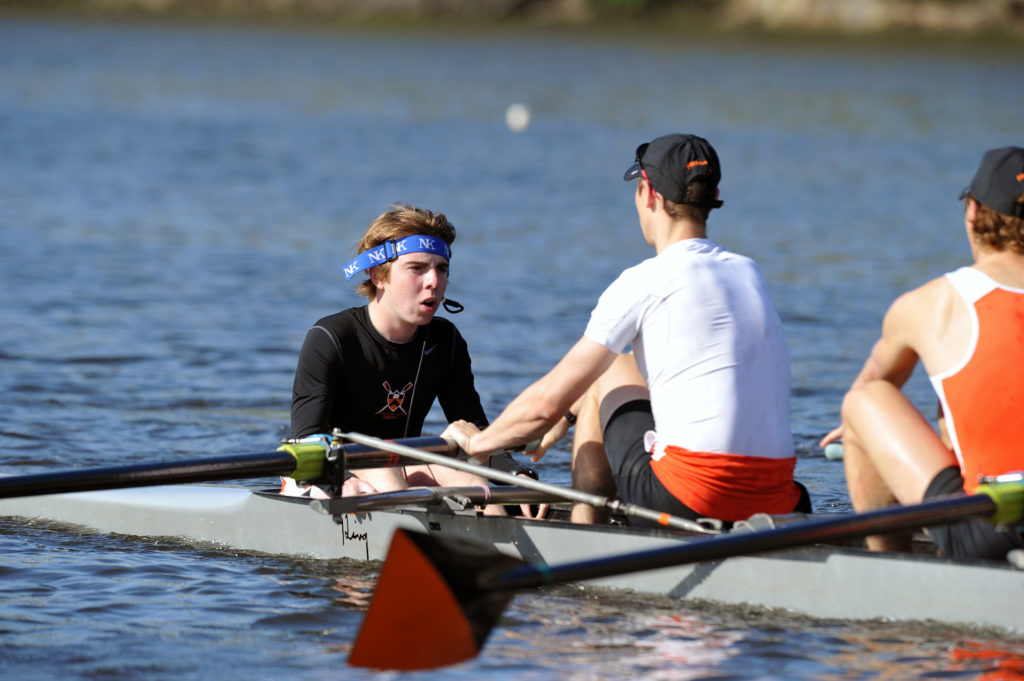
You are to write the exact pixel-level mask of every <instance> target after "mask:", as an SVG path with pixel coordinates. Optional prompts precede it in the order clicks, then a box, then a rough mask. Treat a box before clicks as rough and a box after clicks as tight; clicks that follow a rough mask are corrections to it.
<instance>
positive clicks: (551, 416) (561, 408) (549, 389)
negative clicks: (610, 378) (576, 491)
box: [442, 337, 615, 460]
mask: <svg viewBox="0 0 1024 681" xmlns="http://www.w3.org/2000/svg"><path fill="white" fill-rule="evenodd" d="M614 359H615V353H614V352H612V351H611V350H609V349H608V348H606V347H604V346H603V345H601V344H600V343H597V342H596V341H592V340H590V339H589V338H586V337H583V338H581V339H580V340H579V341H577V342H576V344H575V345H574V346H573V347H572V349H570V350H569V352H567V353H566V355H565V357H563V358H562V359H561V361H559V362H558V364H556V365H555V367H554V368H553V369H552V370H551V371H549V372H548V373H547V374H546V375H544V377H543V378H541V379H539V380H538V381H537V382H535V383H534V384H532V385H531V386H529V387H528V388H526V390H524V391H523V392H522V393H520V394H519V396H518V397H516V398H515V399H514V400H512V402H511V403H510V404H509V405H508V406H507V407H505V410H504V411H503V412H502V413H501V415H500V416H498V418H497V419H495V420H494V423H492V424H491V425H490V426H488V427H487V428H485V429H484V430H482V431H478V430H477V429H476V428H472V427H470V424H465V423H463V422H456V423H453V424H451V425H450V426H449V427H448V429H447V430H446V431H445V432H444V433H443V434H442V437H446V438H448V439H454V440H455V441H456V442H457V443H458V444H459V446H460V447H461V448H462V449H463V451H465V452H466V453H467V454H469V455H470V456H474V457H476V458H479V459H485V458H487V456H488V455H489V454H490V453H491V452H494V451H498V450H502V449H506V448H509V447H515V446H517V445H521V444H523V443H524V442H530V441H531V440H536V439H537V438H540V437H542V436H544V435H545V434H546V433H548V431H549V430H551V428H552V426H554V425H555V424H556V423H557V422H558V421H559V420H560V419H562V417H564V416H565V414H566V412H568V411H569V409H570V407H572V405H573V404H574V403H575V402H576V401H577V400H578V399H579V398H580V396H581V395H582V394H583V393H584V392H585V391H586V390H587V388H588V387H590V384H591V383H593V382H594V381H595V380H596V379H597V377H598V376H600V375H601V374H602V373H604V371H605V369H607V368H608V367H609V366H611V363H612V361H613V360H614ZM537 458H539V457H537ZM534 460H536V458H535V459H534Z"/></svg>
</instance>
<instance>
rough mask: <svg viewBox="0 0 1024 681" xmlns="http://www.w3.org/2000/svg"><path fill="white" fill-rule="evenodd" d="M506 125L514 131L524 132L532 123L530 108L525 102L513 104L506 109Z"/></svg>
mask: <svg viewBox="0 0 1024 681" xmlns="http://www.w3.org/2000/svg"><path fill="white" fill-rule="evenodd" d="M505 125H507V126H508V129H509V130H511V131H512V132H522V131H523V130H526V128H527V127H528V126H529V125H530V109H529V107H528V106H526V105H525V104H512V105H511V106H509V107H508V109H506V110H505Z"/></svg>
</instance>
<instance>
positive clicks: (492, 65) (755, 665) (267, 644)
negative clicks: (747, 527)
mask: <svg viewBox="0 0 1024 681" xmlns="http://www.w3.org/2000/svg"><path fill="white" fill-rule="evenodd" d="M0 64H2V65H3V66H2V68H0V159H2V162H0V313H2V320H0V395H3V401H2V406H3V408H2V409H0V464H2V469H3V470H4V471H5V472H7V473H18V472H22V473H27V472H34V471H38V470H56V469H63V468H69V467H79V466H97V465H110V464H116V463H120V462H141V461H159V460H171V459H176V458H177V459H181V458H193V457H197V456H203V455H206V454H210V455H214V454H221V453H231V452H239V453H246V452H255V451H265V450H266V449H268V448H271V447H273V446H275V445H276V443H277V441H278V440H279V439H280V438H281V437H282V436H284V435H285V434H286V431H287V423H288V403H289V399H290V390H291V377H292V372H293V371H294V367H295V361H296V357H297V353H298V348H299V346H300V344H301V342H302V338H303V335H304V333H305V330H306V328H307V327H308V326H309V324H310V323H311V322H313V321H314V320H315V319H317V318H318V317H320V316H322V315H324V314H327V313H330V312H333V311H335V310H337V309H341V308H342V307H347V306H349V305H352V304H357V303H358V302H359V301H358V299H357V298H356V297H355V295H354V293H353V292H352V290H351V287H350V286H348V285H347V284H346V283H345V281H344V278H343V276H342V275H341V271H340V265H341V264H342V263H343V261H345V260H346V259H347V258H348V257H350V250H351V247H352V245H353V243H354V241H355V239H356V238H357V237H358V236H359V234H360V232H361V230H362V229H363V228H364V227H365V225H366V224H367V223H368V222H369V221H370V220H371V219H372V218H373V217H374V216H375V215H377V214H378V213H379V212H381V211H382V210H383V209H384V208H385V207H386V206H387V205H388V204H390V203H392V202H395V201H404V202H410V203H414V204H417V205H423V206H426V207H430V208H433V209H437V210H443V211H445V212H446V213H447V214H448V215H449V217H450V218H451V219H452V221H453V222H454V223H455V224H456V226H457V227H458V229H459V237H458V240H457V242H456V245H455V256H454V259H453V263H452V280H451V285H450V288H449V295H450V297H452V298H455V299H457V300H459V301H461V302H462V303H463V304H464V305H465V306H466V311H465V312H464V313H462V314H460V315H459V316H458V317H457V318H455V321H456V322H457V323H458V324H459V327H460V329H461V330H462V332H463V334H464V335H465V336H466V338H467V340H468V342H469V344H470V348H471V351H472V353H473V358H474V370H475V373H476V375H477V381H478V387H479V389H480V392H481V394H482V395H483V397H484V400H485V406H486V407H487V409H488V413H489V414H490V415H491V416H492V417H493V416H495V415H497V413H498V412H499V411H500V409H501V408H502V406H503V405H504V404H506V403H507V402H508V401H509V400H510V399H511V398H512V397H513V396H515V394H517V392H518V391H519V390H520V389H522V388H523V387H524V386H525V385H526V384H527V383H529V381H531V380H533V379H535V378H536V377H538V376H539V375H541V374H542V373H543V372H544V371H545V370H546V369H547V368H549V367H550V366H551V365H552V364H553V363H554V362H555V361H556V360H557V359H558V358H559V357H560V356H561V354H562V353H563V352H564V351H565V350H566V349H567V348H568V347H569V346H570V345H571V344H572V342H573V341H574V340H575V339H576V338H577V337H578V336H579V334H580V333H581V331H582V329H583V326H584V324H585V323H586V319H587V315H588V313H589V310H590V308H591V307H592V306H593V304H594V302H595V300H596V296H597V295H598V294H599V293H600V291H601V290H602V289H603V288H604V286H606V285H607V283H608V282H609V281H611V279H612V278H614V276H615V275H616V274H617V273H618V272H619V271H620V270H621V269H622V268H624V267H626V266H628V265H630V264H632V263H634V262H636V261H637V260H639V259H641V258H643V257H645V256H647V255H648V254H649V250H648V247H647V246H646V245H645V244H644V243H643V241H642V239H641V237H640V235H639V230H638V229H637V226H636V216H635V212H634V210H633V202H632V187H631V186H630V185H628V184H625V183H623V182H622V181H621V175H622V172H623V170H625V168H626V167H627V166H628V165H629V163H630V162H631V161H632V158H633V151H634V149H635V147H636V145H637V144H639V143H640V142H643V141H646V140H648V139H650V138H651V137H654V136H656V135H659V134H662V133H665V132H670V131H690V132H697V133H700V134H703V135H704V136H706V137H708V138H709V139H711V140H712V142H713V143H714V144H715V145H716V147H717V148H718V150H719V154H720V156H721V157H722V162H723V166H724V169H725V172H724V175H725V179H724V181H723V184H722V198H723V199H724V200H725V208H723V209H722V210H721V211H718V212H716V214H715V215H714V216H713V218H712V222H711V225H710V227H711V234H712V237H713V238H715V239H717V240H719V241H720V242H721V243H723V244H724V245H726V246H728V247H730V248H732V249H735V250H737V251H740V252H742V253H746V254H748V255H751V256H753V257H755V258H757V259H758V261H759V262H760V263H761V265H762V269H763V271H764V273H765V276H766V277H767V279H768V281H769V284H770V286H771V288H772V291H773V295H774V297H775V300H776V304H777V307H778V309H779V311H780V314H781V315H782V318H783V321H784V323H785V326H786V330H787V334H788V338H789V342H790V347H791V353H792V363H793V388H794V391H793V401H792V412H793V429H794V434H795V437H796V443H797V454H798V456H799V462H798V466H797V472H798V476H799V477H800V479H801V480H802V481H804V482H805V483H806V484H807V486H808V487H809V489H810V491H811V493H812V495H813V498H814V505H815V508H816V510H818V511H823V512H826V511H833V510H840V511H841V510H848V509H849V502H848V498H847V496H846V493H845V486H844V483H843V479H842V470H841V465H840V464H838V463H836V462H832V461H828V460H826V459H824V458H823V457H822V455H821V452H820V450H818V449H817V448H816V446H815V443H816V441H817V439H818V438H819V437H820V436H821V435H822V434H823V433H824V432H826V431H827V430H829V429H830V428H831V427H832V426H833V425H834V424H835V422H836V419H837V410H838V405H839V401H840V399H841V396H842V393H843V390H844V388H845V387H846V386H847V385H848V384H849V382H850V380H851V379H852V378H853V376H854V375H855V374H856V372H857V370H858V368H859V366H860V363H861V362H862V360H863V357H864V356H865V353H866V352H867V350H868V348H869V347H870V344H871V342H872V341H873V339H874V337H875V334H876V333H877V329H878V324H879V321H880V319H881V315H882V313H883V311H884V309H885V307H886V305H887V304H888V302H889V301H890V300H891V299H892V298H893V297H894V296H896V295H897V294H898V293H900V292H902V291H904V290H906V289H908V288H910V287H912V286H914V285H915V284H916V283H918V282H920V281H923V280H924V279H927V278H929V277H932V276H936V275H938V274H940V273H942V272H944V271H946V270H948V269H951V268H954V267H956V266H958V265H960V264H964V263H965V262H967V261H968V258H969V254H968V252H967V247H966V242H965V240H964V237H963V229H962V219H961V208H960V206H959V204H958V203H957V201H956V198H957V195H958V193H959V191H960V190H961V188H962V187H963V186H964V185H965V184H966V182H967V180H968V179H969V177H970V175H971V174H972V173H973V170H974V168H975V167H976V164H977V160H978V158H979V157H980V154H981V152H982V151H984V150H985V149H987V148H990V147H994V146H1002V145H1006V144H1021V143H1022V142H1024V135H1022V132H1024V128H1022V126H1021V117H1020V112H1021V111H1024V88H1018V87H1013V86H1012V85H1011V84H1012V83H1016V82H1018V81H1019V74H1020V73H1021V67H1022V66H1024V53H1022V52H1021V51H1019V50H1017V51H1014V50H1011V49H1007V48H1003V49H1000V50H996V49H982V48H966V47H958V48H955V49H949V48H948V47H938V46H936V47H934V48H932V47H919V48H917V49H909V48H898V47H895V46H885V45H879V44H872V45H870V46H857V45H844V44H838V45H832V46H826V45H822V44H811V43H805V44H786V43H763V42H754V41H742V40H738V39H736V40H725V41H714V40H710V39H700V38H698V37H694V36H688V37H686V39H676V40H669V39H664V38H657V37H654V38H651V37H647V38H645V39H644V40H637V39H635V36H634V37H633V38H625V37H623V38H616V37H614V36H608V35H605V36H592V35H589V36H588V35H572V34H562V35H557V34H552V33H536V34H528V33H517V32H487V31H478V32H476V33H473V34H469V33H459V32H440V31H431V30H418V31H411V30H410V31H407V32H370V31H363V32H346V31H317V30H309V29H306V30H297V29H296V30H276V29H271V28H266V27H263V28H230V27H227V26H223V25H222V26H216V27H213V26H194V25H176V26H167V27H161V26H157V25H138V24H130V23H119V24H102V23H84V24H77V23H64V22H59V21H25V20H15V19H8V20H2V21H0ZM516 102H521V103H524V104H526V105H527V106H528V107H529V108H530V109H531V112H532V115H533V118H532V121H531V123H530V126H529V127H528V128H527V129H526V130H525V131H524V132H521V133H514V132H511V131H510V130H508V129H507V128H506V126H505V119H504V113H505V110H506V108H507V107H508V106H509V105H511V104H513V103H516ZM909 390H910V393H911V395H912V396H913V397H914V399H915V401H916V402H917V403H918V404H919V406H921V408H922V409H925V410H931V409H932V408H933V406H932V402H933V398H932V397H931V395H930V393H929V389H928V386H927V384H926V382H925V380H924V378H923V377H922V376H920V375H918V376H915V378H914V379H913V380H912V382H911V384H910V387H909ZM441 427H442V420H441V415H440V414H439V413H435V414H434V415H433V416H432V418H431V420H430V423H429V424H428V430H430V431H432V432H437V431H438V430H439V429H440V428H441ZM567 461H568V453H567V450H566V449H565V448H564V447H563V448H561V449H559V450H558V451H554V452H552V453H550V454H549V456H548V458H547V459H546V460H545V462H544V464H543V467H542V473H543V476H544V479H545V480H548V481H551V482H556V483H565V482H567V481H568V464H567ZM0 556H2V558H0V674H2V675H3V678H4V679H52V678H118V679H145V680H146V681H156V680H160V679H168V680H170V679H174V680H175V681H187V680H191V679H196V680H198V679H212V678H245V677H251V676H255V675H260V676H266V677H269V678H301V679H321V678H322V679H337V678H352V679H358V678H377V677H380V678H394V675H388V674H375V673H372V672H367V671H364V670H356V669H350V668H347V667H346V658H347V653H348V650H349V645H350V642H351V641H352V639H353V636H354V634H355V632H356V630H357V628H358V625H359V622H360V620H361V617H362V609H363V608H364V607H365V603H366V599H367V597H368V594H369V593H370V591H371V590H372V585H373V579H374V577H375V572H374V568H373V566H370V567H366V566H354V565H348V564H344V563H331V562H313V561H308V562H307V561H299V560H293V559H282V558H277V557H268V556H258V555H237V554H234V553H231V552H226V551H223V550H219V549H216V548H210V547H196V546H190V545H179V544H174V543H167V542H163V541H152V540H138V539H133V538H123V537H110V536H103V535H94V534H83V533H81V532H80V531H68V529H67V528H59V527H53V526H48V525H45V524H32V523H25V522H23V521H15V520H11V519H0ZM835 588H842V585H841V584H836V585H835ZM935 597H936V598H941V593H936V594H935ZM993 607H1001V605H1000V604H993ZM1022 655H1024V644H1022V643H1021V642H1020V641H1012V640H1000V639H999V638H997V637H996V638H994V637H991V636H986V635H985V634H984V632H972V631H955V632H949V631H945V630H941V629H939V630H936V629H931V628H928V627H925V626H906V625H899V626H895V625H891V624H886V623H871V624H851V623H848V622H847V623H829V622H817V621H809V620H806V619H800V618H793V617H787V616H785V615H783V614H779V613H760V612H751V611H746V610H736V609H718V608H701V607H697V606H690V605H688V604H687V605H684V604H680V603H678V602H674V601H664V600H659V599H638V598H637V597H635V596H630V595H623V594H617V595H616V594H597V593H595V592H592V591H587V592H579V591H578V590H575V589H572V588H566V589H562V590H558V591H554V592H547V593H537V594H527V595H523V596H520V597H517V598H516V599H515V600H514V601H513V604H512V607H511V608H510V609H509V611H508V613H507V618H506V620H505V621H504V622H503V625H502V626H501V627H499V628H498V629H497V630H496V631H495V632H494V634H493V635H492V637H491V639H490V641H489V643H488V645H487V647H486V648H485V649H484V651H483V653H482V655H481V656H480V657H479V658H478V659H476V660H474V661H472V662H468V663H465V664H463V665H459V666H457V667H455V668H451V669H445V670H439V671H434V672H425V673H422V674H420V675H417V678H426V679H461V678H466V679H470V678H472V679H474V680H478V679H480V678H485V679H495V680H497V679H502V680H504V679H524V680H525V679H531V680H533V679H606V678H607V679H620V678H649V679H687V680H689V679H858V678H880V679H907V678H920V679H928V678H950V679H956V678H965V679H966V678H969V679H976V678H986V677H987V678H1008V677H1007V676H1006V675H1008V674H1009V675H1012V674H1014V673H1016V671H1015V670H1019V669H1020V662H1021V656H1022ZM1000 675H1001V676H1000Z"/></svg>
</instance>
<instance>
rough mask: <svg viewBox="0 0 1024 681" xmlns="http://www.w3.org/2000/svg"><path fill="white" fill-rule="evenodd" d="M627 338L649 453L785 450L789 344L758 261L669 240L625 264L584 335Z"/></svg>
mask: <svg viewBox="0 0 1024 681" xmlns="http://www.w3.org/2000/svg"><path fill="white" fill-rule="evenodd" d="M584 335H586V337H587V338H590V339H591V340H594V341H597V342H598V343H601V344H602V345H604V346H605V347H607V348H608V349H610V350H612V351H613V352H617V353H621V352H624V351H626V350H627V348H628V347H629V346H630V345H632V348H633V353H634V355H635V356H636V361H637V365H638V367H639V368H640V372H641V373H642V374H643V376H644V378H645V379H646V380H647V384H648V386H649V388H650V391H651V407H652V410H653V412H654V422H655V427H656V429H657V433H656V437H657V449H656V450H655V452H654V454H655V457H660V455H661V453H662V451H663V449H664V447H665V446H667V445H675V446H677V447H683V448H685V449H689V450H691V451H698V452H713V453H723V454H742V455H753V456H763V457H773V458H782V457H791V456H793V436H792V432H791V431H790V423H789V380H790V378H789V351H788V349H787V346H786V338H785V334H784V332H783V329H782V322H781V321H780V320H779V316H778V314H777V313H776V312H775V308H774V306H773V305H772V302H771V298H770V296H769V293H768V287H767V285H766V283H765V281H764V278H763V277H762V276H761V272H760V270H759V269H758V267H757V264H756V263H755V262H754V261H753V260H751V259H750V258H747V257H744V256H741V255H737V254H735V253H730V252H729V251H727V250H725V249H723V248H722V247H720V246H718V245H717V244H715V243H714V242H712V241H710V240H708V239H686V240H683V241H679V242H676V243H674V244H672V245H671V246H670V247H668V248H667V249H665V250H664V251H662V252H661V253H659V254H658V255H657V256H655V257H653V258H649V259H648V260H645V261H643V262H641V263H640V264H639V265H636V266H635V267H631V268H629V269H627V270H626V271H624V272H623V273H622V274H621V275H619V277H618V279H616V280H615V281H614V282H612V284H611V286H609V287H608V288H607V289H606V290H605V292H604V293H603V294H602V295H601V298H600V300H598V303H597V307H595V308H594V310H593V312H592V313H591V315H590V322H589V323H588V324H587V329H586V331H585V332H584Z"/></svg>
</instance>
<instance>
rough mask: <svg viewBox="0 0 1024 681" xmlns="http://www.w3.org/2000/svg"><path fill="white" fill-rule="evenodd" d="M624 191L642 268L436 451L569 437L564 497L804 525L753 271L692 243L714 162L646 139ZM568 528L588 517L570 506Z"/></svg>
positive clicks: (804, 498)
mask: <svg viewBox="0 0 1024 681" xmlns="http://www.w3.org/2000/svg"><path fill="white" fill-rule="evenodd" d="M625 179H626V180H633V179H636V180H637V190H636V194H635V196H634V199H635V204H636V210H637V214H638V216H639V221H640V227H641V230H642V232H643V235H644V238H645V240H646V241H647V243H649V244H650V245H652V246H653V247H654V249H655V252H656V255H655V257H653V258H650V259H648V260H645V261H644V262H642V263H640V264H639V265H637V266H635V267H632V268H630V269H627V270H626V271H625V272H623V273H622V274H621V275H620V276H619V278H618V279H616V281H615V282H613V283H612V284H611V285H610V286H609V287H608V289H607V290H606V291H605V292H604V294H603V295H602V296H601V298H600V300H599V301H598V304H597V307H596V308H595V309H594V311H593V313H592V315H591V319H590V323H589V324H588V325H587V328H586V331H585V333H584V335H583V337H582V338H581V339H580V340H579V341H578V342H577V343H576V345H574V346H573V348H572V349H571V350H570V351H569V352H568V353H567V354H566V356H565V357H564V358H563V359H562V360H561V361H560V362H559V363H558V364H557V365H556V366H555V367H554V369H552V370H551V371H550V372H548V374H547V375H545V376H544V377H543V378H541V379H540V380H539V381H537V382H536V383H534V384H533V385H531V386H530V387H529V388H527V389H526V390H525V391H524V392H523V393H522V394H521V395H519V397H517V398H516V399H515V400H513V401H512V403H511V404H509V406H508V407H507V408H506V409H505V411H504V412H503V413H502V414H501V416H499V417H498V418H497V419H496V420H495V421H494V423H492V424H491V425H490V426H489V427H487V428H486V429H484V430H482V431H481V430H479V429H478V428H477V427H476V426H473V425H472V424H469V423H465V422H456V423H453V424H452V425H451V426H449V428H448V430H447V431H446V432H445V434H444V437H447V438H449V439H454V440H456V441H457V442H458V443H459V445H460V446H461V447H462V449H463V450H465V451H466V452H467V453H469V454H470V455H472V456H476V457H478V458H486V457H487V456H488V455H489V453H490V452H493V451H497V450H500V449H502V448H504V447H508V446H511V445H514V444H515V443H516V442H524V441H529V440H531V439H536V438H537V437H540V436H541V435H543V440H542V442H541V446H540V447H539V448H538V449H537V451H535V452H534V453H533V460H534V461H537V460H538V459H539V458H540V457H541V456H543V454H544V452H545V451H546V450H547V448H548V447H550V446H551V445H552V444H554V443H555V442H557V441H558V440H559V439H561V437H562V436H564V434H565V433H566V431H567V430H568V428H569V426H570V425H571V424H572V423H576V433H575V441H574V445H573V464H572V465H573V486H574V487H576V488H578V489H582V490H585V491H588V492H591V493H593V494H600V495H603V496H610V495H614V494H616V493H617V494H618V495H619V496H620V497H621V498H622V500H623V501H625V502H628V503H634V504H638V505H642V506H647V507H653V508H656V509H658V510H661V511H664V512H666V513H670V514H672V515H677V516H682V517H688V518H699V517H714V518H719V519H722V520H726V521H735V520H742V519H745V518H748V517H749V516H751V515H753V514H754V513H789V512H792V511H804V512H810V510H811V508H810V499H809V497H808V495H807V491H806V490H805V489H804V488H803V486H802V485H800V484H799V483H797V482H795V481H794V479H793V470H794V467H795V463H796V458H795V456H794V455H793V441H792V434H791V432H790V423H789V353H788V350H787V346H786V340H785V336H784V333H783V330H782V324H781V322H780V321H779V318H778V314H777V313H776V312H775V309H774V307H773V305H772V302H771V298H770V296H769V294H768V290H767V285H766V284H765V282H764V279H763V277H762V276H761V274H760V271H759V270H758V268H757V265H756V264H755V263H754V262H753V261H752V260H751V259H749V258H747V257H744V256H741V255H737V254H735V253H731V252H729V251H727V250H725V249H723V248H722V247H720V246H718V245H716V244H715V243H713V242H712V241H710V240H708V238H707V218H708V214H709V213H710V211H711V210H712V209H714V208H719V207H721V205H722V202H721V201H719V200H718V184H719V181H720V180H721V167H720V165H719V162H718V155H717V154H716V152H715V150H714V149H713V148H712V147H711V145H710V144H709V143H708V142H707V140H705V139H703V138H700V137H697V136H695V135H667V136H664V137H659V138H657V139H655V140H654V141H652V142H650V143H648V144H642V145H640V147H639V148H637V152H636V161H635V163H634V164H633V166H632V167H630V168H629V170H628V171H627V172H626V174H625ZM630 348H632V352H629V349H630ZM566 414H567V416H565V415H566ZM573 519H574V520H576V521H579V522H594V521H595V520H598V519H599V511H598V510H597V509H595V508H593V507H590V506H585V505H578V506H577V507H575V508H574V509H573Z"/></svg>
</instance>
